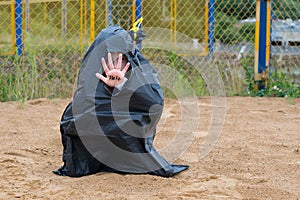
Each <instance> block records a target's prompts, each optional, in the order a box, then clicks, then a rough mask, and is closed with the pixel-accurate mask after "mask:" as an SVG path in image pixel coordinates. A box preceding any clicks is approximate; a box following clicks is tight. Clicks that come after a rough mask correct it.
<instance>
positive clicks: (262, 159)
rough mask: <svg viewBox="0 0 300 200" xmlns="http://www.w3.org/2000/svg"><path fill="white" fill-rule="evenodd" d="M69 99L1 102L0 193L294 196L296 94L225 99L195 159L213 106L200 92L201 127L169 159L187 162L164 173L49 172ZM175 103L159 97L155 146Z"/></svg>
mask: <svg viewBox="0 0 300 200" xmlns="http://www.w3.org/2000/svg"><path fill="white" fill-rule="evenodd" d="M69 100H70V99H55V100H47V99H38V100H32V101H27V102H25V103H24V104H21V103H19V102H3V103H0V127H1V128H0V136H1V139H0V168H1V170H0V199H43V200H45V199H114V200H115V199H134V200H135V199H151V200H153V199H154V200H155V199H167V200H174V199H259V200H261V199H290V200H291V199H292V200H293V199H300V190H299V188H300V179H299V177H300V99H294V100H293V102H290V101H288V100H287V99H284V98H251V97H230V98H226V116H225V123H224V126H223V129H222V132H221V135H220V138H219V140H218V143H217V145H216V146H215V147H214V149H213V150H212V151H211V152H210V153H209V154H208V155H207V156H206V157H205V158H203V159H199V158H198V152H199V148H200V146H201V144H202V142H203V139H204V137H205V133H206V131H207V129H208V127H209V124H210V121H211V118H210V117H211V115H210V113H211V108H212V107H211V106H210V99H209V98H200V99H199V109H200V111H201V112H200V113H201V124H200V127H199V130H197V131H198V133H201V134H199V135H197V137H195V139H194V141H193V143H192V145H191V146H190V147H189V148H188V149H186V151H185V152H184V153H183V154H182V155H181V156H180V157H179V158H178V159H177V160H176V161H175V163H178V164H188V165H190V168H189V169H188V170H187V171H184V172H182V173H180V174H178V175H176V176H174V177H171V178H162V177H157V176H150V175H120V174H114V173H98V174H95V175H90V176H86V177H81V178H69V177H60V176H57V175H54V174H53V173H52V170H55V169H57V168H58V167H60V166H61V164H62V162H61V153H62V145H61V142H60V132H59V121H60V117H61V114H62V112H63V110H64V108H65V106H66V105H67V103H68V102H69ZM177 106H178V102H177V101H175V100H166V107H165V108H166V109H165V113H164V117H167V119H168V120H167V121H166V127H167V128H166V129H165V130H164V134H158V135H157V137H156V139H155V146H156V147H157V149H158V150H159V148H161V147H162V146H163V145H164V144H165V143H166V142H168V141H170V140H172V137H173V133H174V132H176V129H177V128H178V127H177V125H178V124H180V121H181V118H180V111H179V110H178V109H176V108H177Z"/></svg>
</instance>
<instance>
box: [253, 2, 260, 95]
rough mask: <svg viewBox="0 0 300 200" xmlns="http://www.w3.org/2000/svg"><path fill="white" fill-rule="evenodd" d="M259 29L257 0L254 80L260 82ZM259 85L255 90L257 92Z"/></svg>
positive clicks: (258, 3) (258, 4) (257, 3)
mask: <svg viewBox="0 0 300 200" xmlns="http://www.w3.org/2000/svg"><path fill="white" fill-rule="evenodd" d="M259 27H260V0H256V22H255V45H254V48H255V61H254V80H256V81H258V80H260V76H259V74H258V53H259ZM257 89H258V88H257V85H256V86H255V88H254V90H257Z"/></svg>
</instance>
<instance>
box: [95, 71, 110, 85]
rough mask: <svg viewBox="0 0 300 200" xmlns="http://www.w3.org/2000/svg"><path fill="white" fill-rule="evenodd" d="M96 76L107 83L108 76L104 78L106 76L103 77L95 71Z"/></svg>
mask: <svg viewBox="0 0 300 200" xmlns="http://www.w3.org/2000/svg"><path fill="white" fill-rule="evenodd" d="M96 77H97V78H98V79H100V80H101V81H103V82H104V83H107V81H108V78H106V77H104V76H103V75H102V74H100V73H96Z"/></svg>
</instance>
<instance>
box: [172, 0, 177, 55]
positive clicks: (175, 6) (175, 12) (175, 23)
mask: <svg viewBox="0 0 300 200" xmlns="http://www.w3.org/2000/svg"><path fill="white" fill-rule="evenodd" d="M173 14H174V49H175V50H176V43H177V38H176V31H177V21H176V17H177V2H176V0H174V13H173Z"/></svg>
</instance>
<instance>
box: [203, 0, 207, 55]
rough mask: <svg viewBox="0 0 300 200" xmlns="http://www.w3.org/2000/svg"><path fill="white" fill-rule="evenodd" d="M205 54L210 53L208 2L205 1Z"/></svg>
mask: <svg viewBox="0 0 300 200" xmlns="http://www.w3.org/2000/svg"><path fill="white" fill-rule="evenodd" d="M204 24H205V38H204V41H205V53H208V0H206V1H205V23H204Z"/></svg>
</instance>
